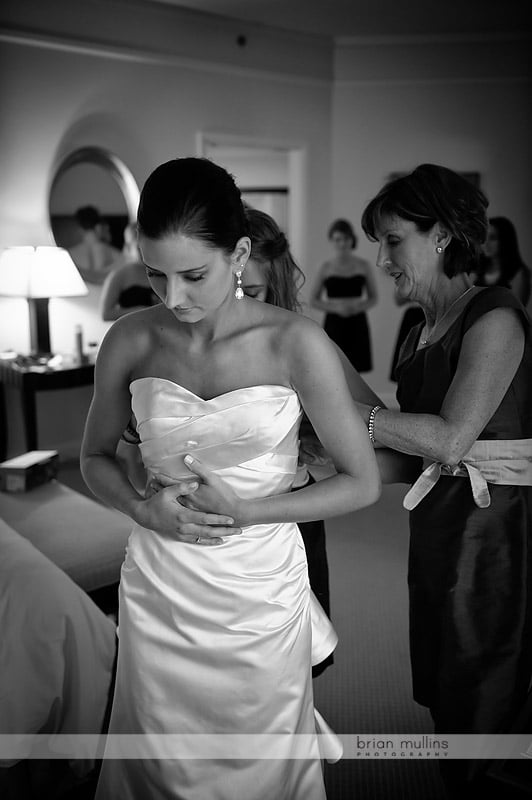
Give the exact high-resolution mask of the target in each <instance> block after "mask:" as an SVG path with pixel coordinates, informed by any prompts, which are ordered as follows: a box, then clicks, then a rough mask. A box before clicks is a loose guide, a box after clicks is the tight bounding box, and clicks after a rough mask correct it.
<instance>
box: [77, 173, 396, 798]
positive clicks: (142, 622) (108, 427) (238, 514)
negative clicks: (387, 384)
mask: <svg viewBox="0 0 532 800" xmlns="http://www.w3.org/2000/svg"><path fill="white" fill-rule="evenodd" d="M138 232H139V246H140V250H141V253H142V258H143V261H144V263H145V265H146V272H147V275H148V278H149V280H150V283H151V285H152V287H153V290H154V291H155V292H156V294H157V295H158V297H159V298H160V299H161V304H159V305H157V306H154V307H152V308H147V309H144V310H141V311H137V312H134V313H132V314H129V315H127V316H125V317H122V318H121V319H120V320H118V321H117V322H116V323H115V324H114V325H113V326H112V328H111V329H110V330H109V332H108V333H107V335H106V337H105V339H104V341H103V343H102V346H101V348H100V352H99V356H98V360H97V364H96V372H95V390H94V398H93V401H92V405H91V408H90V411H89V415H88V419H87V425H86V430H85V436H84V441H83V445H82V456H81V465H82V471H83V476H84V478H85V480H86V482H87V484H88V486H89V487H90V488H91V490H92V491H93V492H94V493H95V494H96V495H98V496H99V497H100V498H101V499H102V500H103V501H104V502H106V503H108V504H110V505H113V506H114V507H115V508H118V509H119V510H120V511H122V512H123V513H125V514H127V515H128V516H130V517H131V518H132V520H133V522H134V523H135V525H134V528H133V531H132V533H131V536H130V539H129V542H128V547H127V553H126V559H125V562H124V565H123V567H122V573H121V583H120V610H119V655H118V667H117V680H116V690H115V697H114V701H113V710H112V716H111V723H110V733H112V734H179V735H180V737H179V738H180V740H182V738H183V736H185V737H188V739H190V741H192V742H193V741H194V735H197V734H204V735H205V734H207V735H211V734H214V736H211V737H210V738H207V743H209V742H210V743H211V744H212V746H211V747H210V750H209V745H208V746H207V752H202V757H201V758H195V757H194V755H192V756H191V755H190V753H186V752H185V753H183V752H179V751H176V752H175V753H172V754H170V757H168V754H165V755H164V756H163V755H162V754H161V755H160V756H159V754H158V753H157V754H156V755H155V756H154V758H153V759H151V760H150V759H147V758H145V759H139V760H133V759H122V760H120V759H114V758H113V759H110V758H106V759H105V760H104V765H103V768H102V773H101V776H100V781H99V785H98V792H97V798H98V800H103V799H104V798H109V800H110V798H113V800H132V799H133V798H139V800H140V798H145V797H150V799H151V800H156V799H157V798H161V799H162V798H169V797H173V798H183V800H184V799H185V798H186V800H206V798H217V799H219V800H229V798H231V800H233V798H235V797H245V798H246V800H270V799H271V800H323V798H325V790H324V784H323V777H322V772H321V762H320V752H319V749H318V743H317V737H316V721H315V719H316V718H315V715H314V708H313V697H312V680H311V659H310V651H311V628H310V592H309V585H308V574H307V564H306V559H305V551H304V548H303V544H302V540H301V536H300V533H299V529H298V527H297V525H296V524H295V523H296V522H298V521H299V522H305V521H307V520H313V519H320V518H327V517H332V516H335V515H339V514H345V513H347V512H350V511H353V510H355V509H358V508H362V507H363V506H366V505H369V504H370V503H373V502H375V501H376V500H377V498H378V495H379V490H380V484H379V475H378V470H377V465H376V461H375V457H374V454H373V448H372V446H371V442H370V439H369V437H368V432H367V429H366V427H365V425H364V424H363V422H362V420H361V418H360V416H359V415H358V412H357V411H356V409H355V406H354V403H353V401H352V399H351V396H350V393H349V390H348V388H347V385H346V382H345V378H344V374H343V369H342V366H341V364H340V361H339V358H338V356H337V354H336V352H335V349H334V346H333V345H332V344H331V342H330V341H329V339H328V338H327V336H326V335H325V334H324V332H323V331H322V329H321V328H320V327H319V326H318V325H317V324H316V323H314V322H312V321H311V320H309V319H307V318H305V317H302V316H300V315H298V314H295V313H292V312H289V311H285V310H283V309H280V308H277V307H274V306H270V305H267V304H264V303H261V302H259V301H256V300H253V299H251V298H248V297H244V295H243V292H242V290H241V285H242V272H243V270H244V269H245V265H246V262H247V260H248V258H249V255H250V249H251V243H250V239H249V237H248V236H247V227H246V219H245V215H244V209H243V205H242V202H241V199H240V192H239V190H238V188H237V187H236V186H235V183H234V181H233V179H232V177H231V176H230V175H229V174H228V173H227V172H226V171H225V170H224V169H222V168H221V167H219V166H217V165H215V164H214V163H212V162H210V161H207V160H205V159H198V158H182V159H175V160H173V161H169V162H167V163H165V164H162V165H161V166H159V167H158V168H157V169H156V170H155V171H154V172H153V173H152V175H151V176H150V177H149V178H148V180H147V182H146V184H145V186H144V188H143V190H142V193H141V199H140V205H139V212H138ZM302 409H304V410H305V412H306V413H307V415H308V417H309V419H310V420H311V422H312V424H313V426H314V428H315V430H316V432H317V434H318V436H319V438H320V440H321V442H322V443H323V445H324V447H325V448H326V450H327V452H328V453H329V454H330V456H331V458H332V460H333V462H334V465H335V468H336V474H335V475H334V476H332V477H330V478H327V479H325V480H323V481H321V482H319V483H317V484H314V485H312V486H309V487H307V488H303V489H301V490H299V491H298V492H290V488H291V485H292V482H293V479H294V475H295V472H296V468H297V455H298V432H299V423H300V420H301V415H302ZM132 411H133V413H134V415H135V417H136V419H137V423H138V432H139V435H140V439H141V444H140V450H141V453H142V458H143V461H144V464H145V467H146V469H147V471H148V474H149V475H151V476H153V477H155V478H160V479H161V480H164V481H165V482H166V483H168V479H170V480H171V481H173V485H171V486H167V488H164V489H162V490H161V491H160V492H158V493H157V494H154V495H153V496H151V497H149V498H146V497H144V496H141V495H140V494H139V493H138V492H137V491H136V490H135V489H134V488H133V486H132V484H131V483H130V482H129V481H128V479H127V477H126V474H125V472H123V471H122V469H121V466H120V463H119V461H118V460H117V459H116V456H115V453H116V447H117V443H118V441H119V439H120V436H121V434H122V431H123V430H124V428H125V427H126V424H127V422H128V420H129V419H130V416H131V413H132ZM179 498H185V499H184V500H183V502H184V503H186V504H187V505H188V506H189V507H190V508H193V509H194V510H195V511H199V512H202V513H203V515H204V516H203V518H202V521H203V523H205V524H214V525H218V526H220V527H219V529H218V531H219V536H218V537H217V538H209V537H202V536H198V535H197V533H196V530H195V529H194V526H191V529H190V533H187V532H183V526H180V530H181V533H179V534H177V533H176V528H177V527H178V523H179V522H180V521H181V519H182V517H181V512H182V509H183V505H182V504H181V503H180V502H179ZM185 530H186V527H185ZM217 543H218V546H213V545H216V544H217ZM318 718H319V717H318ZM228 734H229V736H228ZM264 734H266V735H269V737H270V739H271V741H273V742H274V743H275V747H274V750H273V751H272V753H271V754H268V757H267V758H265V757H264V755H265V754H264V753H261V752H257V748H255V749H254V743H255V742H256V741H257V736H258V737H259V739H258V741H260V742H262V741H263V739H261V738H260V737H262V736H263V735H264ZM272 734H273V737H272V736H271V735H272ZM286 734H288V735H289V736H288V737H286V736H285V735H286ZM294 734H296V735H297V734H304V735H303V736H299V737H298V736H295V738H294V737H293V735H294ZM235 735H238V736H239V737H240V738H239V742H240V745H239V746H238V747H237V746H236V745H235V740H234V738H233V737H234V736H235ZM290 735H292V738H291V737H290ZM270 739H268V736H267V740H268V741H269V740H270ZM202 741H203V743H205V740H204V739H202ZM294 742H296V743H297V751H296V750H294V747H295V746H296V745H294ZM224 746H225V749H224ZM302 748H303V749H302ZM187 756H188V757H187Z"/></svg>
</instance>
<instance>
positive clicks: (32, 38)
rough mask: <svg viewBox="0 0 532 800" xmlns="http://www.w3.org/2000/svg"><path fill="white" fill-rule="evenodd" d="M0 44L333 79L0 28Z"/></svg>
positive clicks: (284, 77) (323, 82)
mask: <svg viewBox="0 0 532 800" xmlns="http://www.w3.org/2000/svg"><path fill="white" fill-rule="evenodd" d="M0 42H4V43H6V44H14V45H21V46H25V47H34V48H40V49H45V50H55V51H58V52H63V53H75V54H76V55H84V56H92V57H94V58H108V59H114V60H117V61H129V62H134V63H137V64H156V65H161V66H169V67H183V68H186V69H191V70H196V71H197V72H209V73H213V72H215V73H217V74H224V75H231V76H233V77H235V76H237V77H241V78H248V79H260V80H270V81H271V80H273V81H277V82H279V83H286V84H291V85H293V84H297V85H301V86H313V87H320V88H330V87H331V85H332V78H331V79H328V78H315V77H306V76H303V75H298V74H295V73H288V72H276V71H275V70H271V71H270V70H264V69H257V68H253V67H240V66H238V65H236V64H228V63H225V62H219V61H206V60H202V59H199V58H192V57H190V56H178V55H172V54H169V53H158V52H156V51H153V50H149V49H147V48H143V49H140V48H130V47H124V46H122V45H109V44H102V43H100V42H95V41H94V42H90V41H82V40H80V39H77V38H75V37H70V36H69V37H67V36H51V35H48V34H39V33H33V32H28V31H23V30H12V29H7V28H5V27H4V28H2V27H0Z"/></svg>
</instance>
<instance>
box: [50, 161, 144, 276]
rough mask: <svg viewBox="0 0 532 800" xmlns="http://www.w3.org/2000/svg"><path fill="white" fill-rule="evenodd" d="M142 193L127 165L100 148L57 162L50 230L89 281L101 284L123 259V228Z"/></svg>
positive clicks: (51, 189)
mask: <svg viewBox="0 0 532 800" xmlns="http://www.w3.org/2000/svg"><path fill="white" fill-rule="evenodd" d="M138 195H139V192H138V187H137V185H136V183H135V180H134V178H133V176H132V175H131V173H130V172H129V170H128V169H127V167H125V165H124V164H123V163H122V162H121V161H120V160H119V159H118V158H117V157H116V156H114V155H113V154H112V153H109V152H108V151H106V150H103V149H102V148H96V147H85V148H80V149H79V150H76V151H74V152H73V153H71V154H70V155H69V156H67V158H66V159H64V160H63V161H62V162H61V163H60V164H59V166H58V167H57V169H56V171H55V174H54V177H53V180H52V184H51V188H50V196H49V215H50V225H51V229H52V234H53V237H54V240H55V242H56V244H57V245H59V246H60V247H65V248H67V249H68V250H69V252H70V254H71V256H72V258H73V260H74V262H75V264H76V266H77V267H78V269H79V271H80V272H81V274H82V276H83V277H84V279H85V280H86V281H88V282H89V283H97V284H98V283H99V284H101V283H103V281H104V280H105V278H106V276H107V275H108V274H109V273H110V272H111V271H112V270H113V269H115V268H116V267H117V266H119V265H120V264H121V263H123V260H124V258H123V255H122V250H123V248H124V231H125V228H126V226H127V225H128V223H129V222H132V221H133V220H134V219H135V216H136V211H137V205H138Z"/></svg>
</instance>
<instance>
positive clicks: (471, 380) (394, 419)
mask: <svg viewBox="0 0 532 800" xmlns="http://www.w3.org/2000/svg"><path fill="white" fill-rule="evenodd" d="M523 352H524V333H523V327H522V325H521V322H520V320H519V318H518V315H517V313H516V312H515V311H513V310H512V309H507V308H497V309H493V310H492V311H489V312H488V313H486V314H484V315H483V316H482V317H481V318H480V319H479V320H477V322H475V324H474V325H473V326H472V327H471V328H470V330H469V331H468V332H467V333H466V335H465V336H464V339H463V342H462V349H461V352H460V358H459V361H458V366H457V369H456V374H455V376H454V379H453V381H452V383H451V386H450V387H449V390H448V392H447V395H446V397H445V399H444V402H443V405H442V408H441V411H440V413H439V414H438V415H436V414H409V413H402V412H399V411H390V410H383V411H379V412H378V414H377V415H376V417H375V438H376V439H377V440H378V441H379V442H380V443H381V444H383V445H385V446H386V447H391V448H393V449H394V450H399V451H401V452H403V453H411V454H414V455H421V456H425V457H427V458H430V459H433V460H435V461H439V462H442V463H444V464H457V463H458V462H459V461H460V460H461V459H462V458H463V457H464V456H465V454H466V453H467V452H468V450H469V449H470V448H471V446H472V445H473V443H474V442H475V441H476V439H477V438H478V436H479V434H480V433H481V431H482V430H483V429H484V427H485V426H486V424H487V423H488V421H489V420H490V419H491V417H492V416H493V414H494V413H495V411H496V409H497V408H498V406H499V405H500V403H501V401H502V399H503V397H504V395H505V394H506V392H507V390H508V388H509V386H510V383H511V381H512V379H513V377H514V375H515V373H516V371H517V368H518V366H519V364H520V362H521V359H522V357H523ZM359 409H360V411H361V413H362V415H363V417H364V418H365V419H366V420H367V418H368V415H369V408H368V407H367V406H366V407H364V408H362V407H360V406H359Z"/></svg>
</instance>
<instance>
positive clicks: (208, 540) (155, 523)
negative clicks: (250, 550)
mask: <svg viewBox="0 0 532 800" xmlns="http://www.w3.org/2000/svg"><path fill="white" fill-rule="evenodd" d="M198 486H199V484H198V482H197V481H180V482H178V483H176V482H175V481H174V482H171V481H170V479H168V478H166V477H165V476H156V477H155V478H152V479H151V480H150V482H149V483H148V486H147V488H146V497H145V499H144V501H143V502H142V511H141V514H140V515H139V516H140V517H141V524H142V525H143V527H145V528H149V529H150V530H154V531H157V533H161V534H163V535H166V536H169V537H171V538H173V539H176V540H177V541H179V542H185V543H187V544H199V545H203V546H212V545H217V544H223V538H225V537H227V536H234V535H235V534H239V533H241V529H240V528H238V527H234V518H233V517H231V516H230V515H228V514H227V513H206V512H205V511H204V510H202V509H200V508H198V507H196V506H195V504H194V503H193V502H191V499H192V497H193V496H194V495H195V494H196V492H197V491H198Z"/></svg>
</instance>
